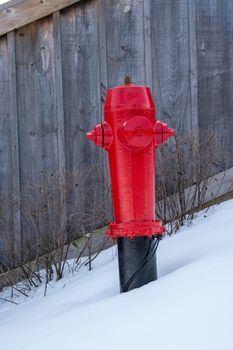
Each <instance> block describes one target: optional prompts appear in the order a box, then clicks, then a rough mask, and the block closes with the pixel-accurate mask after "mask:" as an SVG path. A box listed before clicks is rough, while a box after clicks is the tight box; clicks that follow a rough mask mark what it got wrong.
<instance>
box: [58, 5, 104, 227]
mask: <svg viewBox="0 0 233 350" xmlns="http://www.w3.org/2000/svg"><path fill="white" fill-rule="evenodd" d="M61 34H62V35H61V38H62V62H63V66H62V68H63V90H64V111H65V142H66V170H67V172H68V173H71V174H73V175H72V176H73V179H72V181H73V193H72V196H71V198H70V201H69V203H68V204H67V211H68V217H70V218H71V217H72V222H71V223H70V225H71V226H72V227H73V226H74V225H76V227H78V225H79V224H80V225H81V224H82V225H83V227H86V225H87V223H88V222H89V220H90V212H89V214H88V213H87V211H86V209H85V205H86V204H85V203H86V202H87V201H89V203H90V202H92V203H90V205H92V204H93V203H94V200H93V198H94V196H95V193H94V192H95V190H93V187H92V186H93V180H94V179H95V180H94V181H95V183H96V184H97V182H96V173H95V172H96V170H95V169H93V170H92V173H91V171H86V170H85V171H84V170H83V169H84V168H87V167H88V165H89V166H92V165H93V164H94V163H99V160H100V154H101V153H102V150H100V149H97V147H94V145H92V144H91V143H90V142H87V141H86V131H88V130H90V129H92V128H93V127H94V126H95V125H96V123H99V122H100V121H101V94H100V64H99V42H98V18H97V2H96V1H85V2H81V3H80V4H77V5H75V6H72V7H70V8H68V9H66V10H63V11H62V13H61ZM82 172H83V173H82ZM81 173H82V176H81V178H80V176H79V175H80V174H81ZM90 177H92V178H90ZM75 178H77V182H75V181H76V180H75ZM75 184H76V186H75ZM71 185H72V183H71ZM85 215H86V217H84V216H85ZM75 221H76V223H75ZM78 221H79V223H78ZM80 221H81V222H80Z"/></svg>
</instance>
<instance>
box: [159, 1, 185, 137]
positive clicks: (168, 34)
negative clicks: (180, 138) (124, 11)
mask: <svg viewBox="0 0 233 350" xmlns="http://www.w3.org/2000/svg"><path fill="white" fill-rule="evenodd" d="M188 5H189V4H188V1H186V0H174V1H170V0H157V1H152V18H153V21H152V65H153V73H154V76H153V81H154V84H155V85H154V88H153V90H154V91H155V95H156V97H157V105H158V116H159V118H160V119H161V120H164V121H166V122H168V123H169V125H171V126H174V127H175V128H176V130H177V131H178V132H184V131H187V130H189V129H190V128H191V125H192V122H191V111H190V58H189V7H188ZM158 90H159V91H158Z"/></svg>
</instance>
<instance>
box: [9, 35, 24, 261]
mask: <svg viewBox="0 0 233 350" xmlns="http://www.w3.org/2000/svg"><path fill="white" fill-rule="evenodd" d="M7 50H8V67H9V68H8V69H9V114H10V130H11V174H12V175H11V176H12V200H13V203H12V207H13V236H14V252H15V253H16V254H17V255H18V256H20V255H21V241H22V236H21V214H20V210H21V206H20V161H19V129H18V124H19V120H18V107H17V97H18V95H17V87H16V63H15V35H14V32H10V33H8V34H7Z"/></svg>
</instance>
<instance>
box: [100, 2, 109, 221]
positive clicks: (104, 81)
mask: <svg viewBox="0 0 233 350" xmlns="http://www.w3.org/2000/svg"><path fill="white" fill-rule="evenodd" d="M97 19H98V23H97V25H98V42H99V65H100V96H101V98H100V99H99V103H100V106H99V111H100V113H101V115H100V117H101V119H102V120H103V118H104V103H105V97H106V92H107V89H108V71H107V48H106V13H105V3H104V1H103V0H97ZM100 161H101V169H102V177H103V178H104V185H103V192H104V191H105V190H106V189H107V188H110V183H111V180H110V175H109V174H110V170H109V162H108V157H107V153H106V152H101V153H100ZM100 200H101V198H100ZM102 200H104V202H105V211H106V214H107V216H108V220H109V221H111V219H112V201H111V199H110V198H109V197H108V198H107V199H105V198H102Z"/></svg>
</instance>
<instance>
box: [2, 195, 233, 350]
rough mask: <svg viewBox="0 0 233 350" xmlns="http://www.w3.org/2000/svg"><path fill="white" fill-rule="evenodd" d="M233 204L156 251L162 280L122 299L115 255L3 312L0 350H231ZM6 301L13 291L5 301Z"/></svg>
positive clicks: (201, 216) (202, 215) (217, 209)
mask: <svg viewBox="0 0 233 350" xmlns="http://www.w3.org/2000/svg"><path fill="white" fill-rule="evenodd" d="M232 219H233V200H231V201H228V202H225V203H222V204H221V205H219V206H216V207H214V208H211V209H209V210H208V211H207V213H205V212H202V213H200V214H199V215H198V217H197V219H196V220H195V221H194V222H193V224H192V225H191V226H189V227H184V228H183V229H182V230H181V231H180V232H179V233H178V234H176V235H174V236H173V237H167V238H165V239H164V240H163V241H162V242H161V243H160V246H159V249H158V254H157V256H158V269H159V279H158V280H157V281H155V282H152V283H150V284H148V285H146V286H144V287H142V288H140V289H136V290H133V291H131V292H128V293H125V294H119V288H118V268H117V258H116V249H115V247H113V248H111V249H108V250H107V251H105V252H103V253H102V254H101V255H100V256H99V257H98V258H97V259H96V260H95V262H94V269H93V270H92V271H91V272H88V271H87V269H86V268H82V269H81V270H80V271H79V272H77V273H75V274H74V275H72V274H69V275H67V276H66V277H65V278H64V279H63V280H61V281H60V282H58V283H54V284H53V288H52V287H48V292H47V296H46V297H43V292H44V287H43V286H41V287H40V288H37V289H36V290H35V291H34V292H33V293H32V295H31V296H30V297H29V298H26V297H25V298H23V296H15V297H14V299H13V300H14V301H16V302H18V303H19V305H13V304H10V303H6V302H5V303H3V302H2V303H1V304H0V348H1V350H52V349H54V350H65V349H67V350H73V349H75V350H77V349H82V350H84V349H86V350H89V349H95V350H105V349H106V350H115V349H118V350H119V349H121V350H137V349H140V350H142V349H147V350H148V349H158V350H164V349H166V350H194V349H195V350H215V349H216V350H220V349H221V350H228V349H229V350H232V349H233V224H232V221H233V220H232ZM0 297H3V298H9V297H10V291H9V290H5V291H4V292H2V293H0Z"/></svg>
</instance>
